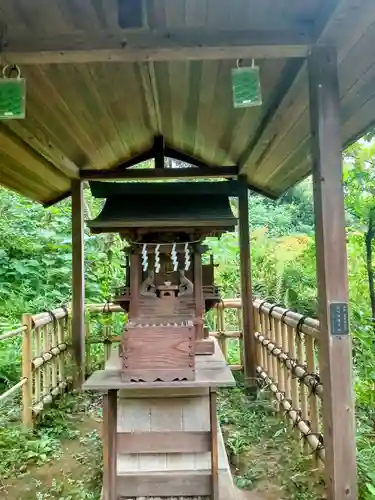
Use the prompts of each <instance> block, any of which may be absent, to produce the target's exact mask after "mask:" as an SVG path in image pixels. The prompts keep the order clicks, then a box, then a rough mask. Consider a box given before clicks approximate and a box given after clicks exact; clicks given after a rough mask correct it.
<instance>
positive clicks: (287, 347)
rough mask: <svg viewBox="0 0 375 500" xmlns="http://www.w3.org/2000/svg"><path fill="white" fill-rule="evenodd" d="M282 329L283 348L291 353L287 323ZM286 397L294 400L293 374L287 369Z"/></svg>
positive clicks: (285, 376)
mask: <svg viewBox="0 0 375 500" xmlns="http://www.w3.org/2000/svg"><path fill="white" fill-rule="evenodd" d="M281 328H282V334H281V335H282V347H283V351H284V352H287V353H289V351H290V345H289V335H288V327H287V325H286V324H285V323H283V324H282V325H281ZM284 380H285V395H286V398H287V399H292V374H291V373H290V371H289V370H287V368H286V367H285V375H284Z"/></svg>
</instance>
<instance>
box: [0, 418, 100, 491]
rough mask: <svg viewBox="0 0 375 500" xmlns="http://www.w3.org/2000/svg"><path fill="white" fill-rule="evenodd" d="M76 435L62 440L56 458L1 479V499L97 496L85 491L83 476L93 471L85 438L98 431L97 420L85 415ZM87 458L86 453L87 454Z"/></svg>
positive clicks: (84, 478)
mask: <svg viewBox="0 0 375 500" xmlns="http://www.w3.org/2000/svg"><path fill="white" fill-rule="evenodd" d="M77 427H78V430H79V436H77V438H76V439H73V440H72V439H69V440H64V441H62V450H61V454H60V456H59V457H58V458H57V459H56V460H51V461H50V462H48V463H46V464H44V465H42V466H39V467H33V468H31V469H30V470H28V471H26V472H25V473H24V474H23V475H21V476H19V477H18V478H16V479H13V480H6V481H5V482H4V481H1V479H0V499H1V500H47V499H58V500H80V499H85V498H87V499H90V498H92V500H97V497H96V496H95V495H92V496H90V494H87V493H85V492H86V480H87V479H88V478H89V476H90V474H95V471H93V470H92V467H93V466H95V464H92V463H90V460H86V458H87V457H86V455H87V450H88V448H87V439H90V436H92V435H96V433H97V432H100V423H99V422H98V421H97V420H95V419H94V418H87V419H85V420H84V421H82V422H80V423H79V424H78V425H77ZM88 459H90V457H88Z"/></svg>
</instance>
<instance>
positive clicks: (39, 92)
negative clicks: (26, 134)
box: [25, 65, 100, 167]
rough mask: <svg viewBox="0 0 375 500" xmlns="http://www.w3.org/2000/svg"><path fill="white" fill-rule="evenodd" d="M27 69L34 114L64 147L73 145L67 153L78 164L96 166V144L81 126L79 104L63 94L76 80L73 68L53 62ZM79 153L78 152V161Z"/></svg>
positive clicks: (26, 74)
mask: <svg viewBox="0 0 375 500" xmlns="http://www.w3.org/2000/svg"><path fill="white" fill-rule="evenodd" d="M26 70H27V71H25V77H26V79H27V81H28V82H29V87H30V89H29V105H28V106H29V108H31V106H32V109H33V111H32V115H33V118H34V119H37V120H38V121H39V122H40V123H42V125H43V127H44V126H45V127H46V129H47V132H48V134H49V135H51V136H54V138H55V139H54V142H55V143H56V144H57V145H58V146H59V147H60V149H61V150H62V151H65V150H66V147H67V146H71V149H70V150H69V153H68V152H67V154H68V156H69V157H70V158H71V159H72V160H73V161H75V163H77V165H78V166H79V167H81V166H82V164H83V165H84V164H86V163H87V162H89V163H90V165H92V166H96V163H97V162H98V159H99V158H100V152H99V150H98V148H97V145H96V144H95V143H94V142H93V140H92V139H91V138H90V137H89V136H88V135H87V132H86V131H85V129H84V127H83V126H82V123H81V118H82V116H81V115H80V114H79V113H77V109H79V107H76V106H75V102H74V101H73V102H69V100H68V99H67V95H66V93H65V95H64V90H63V89H65V88H68V89H69V88H70V87H72V83H73V82H74V80H73V81H72V79H71V78H69V77H68V76H69V73H70V72H71V68H70V69H69V67H68V66H67V67H65V66H64V67H58V66H56V65H53V66H49V67H44V66H37V67H33V68H26ZM70 95H71V94H70ZM29 108H28V109H29ZM76 156H79V161H77V159H76Z"/></svg>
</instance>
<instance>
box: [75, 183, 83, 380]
mask: <svg viewBox="0 0 375 500" xmlns="http://www.w3.org/2000/svg"><path fill="white" fill-rule="evenodd" d="M83 229H84V222H83V185H82V183H81V182H80V181H77V180H72V266H73V269H72V270H73V276H72V278H73V283H72V344H73V353H74V359H75V362H76V367H77V374H76V380H75V385H76V386H77V387H80V386H81V384H82V383H83V382H84V377H85V278H84V232H83Z"/></svg>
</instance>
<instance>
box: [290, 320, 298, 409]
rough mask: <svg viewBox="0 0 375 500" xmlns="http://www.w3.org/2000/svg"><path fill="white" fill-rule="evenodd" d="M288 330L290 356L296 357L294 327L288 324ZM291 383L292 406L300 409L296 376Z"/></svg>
mask: <svg viewBox="0 0 375 500" xmlns="http://www.w3.org/2000/svg"><path fill="white" fill-rule="evenodd" d="M287 332H288V346H289V356H290V357H291V358H292V359H296V355H297V353H296V343H295V338H294V328H293V327H291V326H289V325H288V326H287ZM290 384H291V393H292V395H291V399H292V403H293V404H292V406H293V408H296V409H299V408H300V404H299V397H298V380H297V379H296V378H295V377H292V378H291V381H290Z"/></svg>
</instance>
